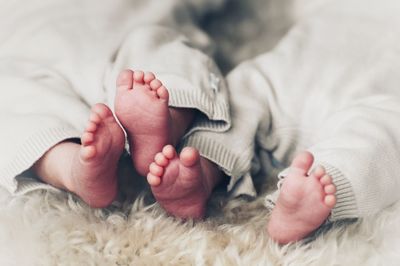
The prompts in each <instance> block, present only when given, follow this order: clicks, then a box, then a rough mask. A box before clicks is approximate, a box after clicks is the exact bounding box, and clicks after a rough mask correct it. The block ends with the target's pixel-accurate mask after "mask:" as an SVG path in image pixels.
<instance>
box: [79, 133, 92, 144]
mask: <svg viewBox="0 0 400 266" xmlns="http://www.w3.org/2000/svg"><path fill="white" fill-rule="evenodd" d="M93 141H94V134H93V133H91V132H85V133H83V134H82V137H81V142H82V145H83V146H87V145H89V144H90V143H92V142H93Z"/></svg>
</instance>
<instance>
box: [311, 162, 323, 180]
mask: <svg viewBox="0 0 400 266" xmlns="http://www.w3.org/2000/svg"><path fill="white" fill-rule="evenodd" d="M313 174H314V176H315V177H316V178H318V179H320V178H321V177H323V176H324V175H325V168H324V167H322V166H321V165H318V166H317V167H316V168H315V170H314V171H313Z"/></svg>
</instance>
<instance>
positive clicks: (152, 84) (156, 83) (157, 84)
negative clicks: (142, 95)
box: [150, 79, 162, 90]
mask: <svg viewBox="0 0 400 266" xmlns="http://www.w3.org/2000/svg"><path fill="white" fill-rule="evenodd" d="M161 85H162V83H161V81H159V80H158V79H154V80H153V81H151V82H150V87H151V89H152V90H157V89H158V88H160V87H161Z"/></svg>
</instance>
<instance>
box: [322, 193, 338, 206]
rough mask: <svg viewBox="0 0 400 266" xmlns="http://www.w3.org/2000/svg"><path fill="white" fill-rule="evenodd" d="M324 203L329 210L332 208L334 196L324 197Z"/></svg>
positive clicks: (334, 202)
mask: <svg viewBox="0 0 400 266" xmlns="http://www.w3.org/2000/svg"><path fill="white" fill-rule="evenodd" d="M324 203H325V205H326V206H328V207H329V208H333V207H334V206H335V204H336V197H335V196H334V195H327V196H325V199H324Z"/></svg>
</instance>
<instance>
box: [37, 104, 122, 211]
mask: <svg viewBox="0 0 400 266" xmlns="http://www.w3.org/2000/svg"><path fill="white" fill-rule="evenodd" d="M81 142H82V145H80V144H78V143H75V142H72V141H64V142H61V143H59V144H57V145H55V146H54V147H53V148H51V149H50V150H49V151H48V152H47V153H46V154H45V155H44V156H43V157H42V158H41V159H40V160H39V161H38V162H36V164H35V165H34V167H33V169H34V171H35V172H36V173H37V175H38V176H39V177H40V178H41V179H42V180H43V181H44V182H46V183H48V184H51V185H53V186H55V187H58V188H61V189H65V190H68V191H71V192H73V193H75V194H77V195H78V196H79V197H80V198H82V199H83V200H84V201H85V202H86V203H87V204H89V205H90V206H91V207H106V206H107V205H109V204H110V203H111V202H112V201H113V200H114V198H115V196H116V193H117V165H118V161H119V158H120V156H121V153H122V151H123V148H124V134H123V132H122V129H121V128H120V126H119V125H118V124H117V122H116V121H115V119H114V117H113V114H112V112H111V111H110V109H109V108H108V107H107V106H105V105H103V104H97V105H95V106H94V107H93V108H92V112H91V114H90V118H89V122H88V124H87V127H86V130H85V132H84V133H83V134H82V137H81Z"/></svg>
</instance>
